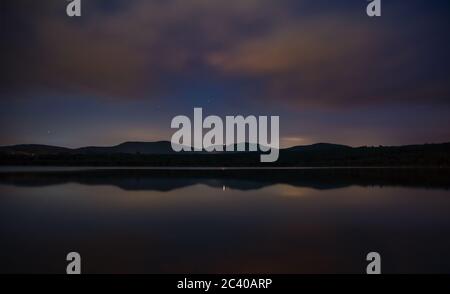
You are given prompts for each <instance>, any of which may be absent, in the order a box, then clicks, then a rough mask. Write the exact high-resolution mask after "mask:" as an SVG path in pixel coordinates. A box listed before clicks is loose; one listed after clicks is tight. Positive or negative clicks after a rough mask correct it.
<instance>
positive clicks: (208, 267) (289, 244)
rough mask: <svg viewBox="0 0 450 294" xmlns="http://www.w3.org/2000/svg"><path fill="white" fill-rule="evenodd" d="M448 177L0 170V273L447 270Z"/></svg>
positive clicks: (428, 173)
mask: <svg viewBox="0 0 450 294" xmlns="http://www.w3.org/2000/svg"><path fill="white" fill-rule="evenodd" d="M448 175H449V171H448V170H424V171H410V170H390V171H386V170H382V169H380V170H376V171H373V170H372V171H364V170H353V171H349V170H344V171H342V170H334V171H329V170H321V171H318V170H317V171H315V170H312V171H308V170H303V171H297V170H293V171H246V172H245V171H234V172H221V171H215V172H210V171H195V172H192V171H174V172H168V171H145V170H133V169H121V170H111V169H109V170H106V169H105V170H96V171H81V170H73V169H67V170H58V171H49V170H45V171H44V170H43V171H41V172H38V171H37V170H36V169H34V170H29V171H26V170H25V171H24V170H20V171H11V170H9V171H0V220H1V222H0V234H1V244H0V249H1V251H0V271H1V272H7V273H16V272H25V273H42V272H44V273H47V272H55V273H64V272H65V267H66V261H65V256H66V254H67V253H68V252H70V251H77V252H79V253H80V254H81V256H82V265H83V268H82V269H83V272H85V273H364V272H365V267H366V264H367V262H366V261H365V255H366V254H367V253H368V252H370V251H377V252H379V253H380V254H381V256H382V269H383V271H384V272H392V273H398V272H400V273H403V272H420V273H430V272H440V273H442V272H444V273H450V253H449V248H450V190H449V187H450V180H449V179H450V177H447V176H448Z"/></svg>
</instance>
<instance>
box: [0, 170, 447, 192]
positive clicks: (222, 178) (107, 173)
mask: <svg viewBox="0 0 450 294" xmlns="http://www.w3.org/2000/svg"><path fill="white" fill-rule="evenodd" d="M65 183H79V184H83V185H112V186H116V187H119V188H121V189H123V190H151V191H171V190H173V189H179V188H183V187H188V186H192V185H196V184H203V185H206V186H209V187H213V188H219V189H222V190H223V187H229V188H231V189H237V190H253V189H261V188H263V187H267V186H271V185H274V184H287V185H291V186H296V187H310V188H315V189H336V188H342V187H348V186H351V185H359V186H406V187H408V186H409V187H426V188H442V189H449V188H450V169H433V168H427V169H411V168H359V169H358V168H353V169H350V168H348V169H275V170H270V169H253V170H245V169H244V170H243V169H237V170H232V169H231V170H220V169H213V170H203V169H199V170H196V169H191V170H182V169H161V170H152V169H133V168H130V169H127V168H122V169H85V170H83V169H73V168H67V169H65V168H63V169H62V170H41V171H38V170H36V169H34V168H32V169H30V170H26V169H25V170H19V171H7V172H6V171H3V172H2V170H0V184H9V185H16V186H23V187H39V186H47V185H57V184H65Z"/></svg>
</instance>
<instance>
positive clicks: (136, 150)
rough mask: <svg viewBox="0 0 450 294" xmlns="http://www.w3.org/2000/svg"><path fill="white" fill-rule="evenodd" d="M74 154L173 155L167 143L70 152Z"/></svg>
mask: <svg viewBox="0 0 450 294" xmlns="http://www.w3.org/2000/svg"><path fill="white" fill-rule="evenodd" d="M70 152H71V153H74V154H120V153H124V154H170V153H174V151H173V150H172V147H171V143H170V142H169V141H159V142H125V143H122V144H119V145H116V146H111V147H82V148H78V149H73V150H70Z"/></svg>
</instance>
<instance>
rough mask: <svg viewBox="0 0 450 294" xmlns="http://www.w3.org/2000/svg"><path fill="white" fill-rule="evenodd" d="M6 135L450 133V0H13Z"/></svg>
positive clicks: (1, 114) (28, 139)
mask: <svg viewBox="0 0 450 294" xmlns="http://www.w3.org/2000/svg"><path fill="white" fill-rule="evenodd" d="M0 3H1V4H0V11H1V18H0V30H1V32H0V34H1V44H0V52H1V56H0V61H1V62H0V65H1V72H0V145H9V144H23V143H38V144H49V145H59V146H66V147H79V146H86V145H114V144H118V143H121V142H124V141H155V140H170V137H171V135H172V133H173V132H174V130H171V129H170V122H171V120H172V118H173V117H174V116H176V115H180V114H183V115H188V116H190V117H192V115H193V108H194V107H203V110H204V113H205V115H208V114H214V115H219V116H225V115H239V114H242V115H250V114H252V115H279V116H280V136H281V137H280V140H281V143H282V146H291V145H303V144H310V143H317V142H330V143H340V144H348V145H352V146H360V145H376V146H378V145H403V144H416V143H417V144H422V143H433V142H435V143H438V142H448V141H450V57H449V52H450V30H449V29H450V1H448V0H442V1H439V0H437V1H429V0H421V1H419V0H409V1H395V0H384V1H382V4H383V6H382V16H381V17H375V18H369V17H368V16H367V15H366V11H365V9H366V8H365V7H366V5H367V3H368V2H367V1H365V0H349V1H329V0H270V1H269V0H223V1H222V0H204V1H200V0H154V1H153V0H127V1H125V0H123V1H116V0H84V1H83V0H82V16H81V17H74V18H69V17H68V16H67V15H66V5H67V4H68V2H67V1H65V0H41V1H24V0H0Z"/></svg>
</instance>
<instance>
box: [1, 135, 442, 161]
mask: <svg viewBox="0 0 450 294" xmlns="http://www.w3.org/2000/svg"><path fill="white" fill-rule="evenodd" d="M246 147H247V149H248V143H246ZM235 150H237V149H235ZM0 165H74V166H76V165H81V166H86V165H92V166H128V165H129V166H181V167H185V166H186V167H191V166H200V167H202V166H206V167H207V166H322V167H324V166H433V167H450V143H442V144H424V145H407V146H389V147H384V146H378V147H367V146H363V147H350V146H345V145H338V144H327V143H319V144H313V145H305V146H295V147H291V148H287V149H281V150H280V155H279V159H278V161H277V162H274V163H270V164H268V163H260V152H259V151H258V152H237V151H236V152H213V153H209V152H206V151H203V152H174V151H173V150H172V147H171V143H170V142H168V141H159V142H125V143H122V144H119V145H116V146H110V147H82V148H76V149H70V148H63V147H56V146H46V145H15V146H5V147H0Z"/></svg>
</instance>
